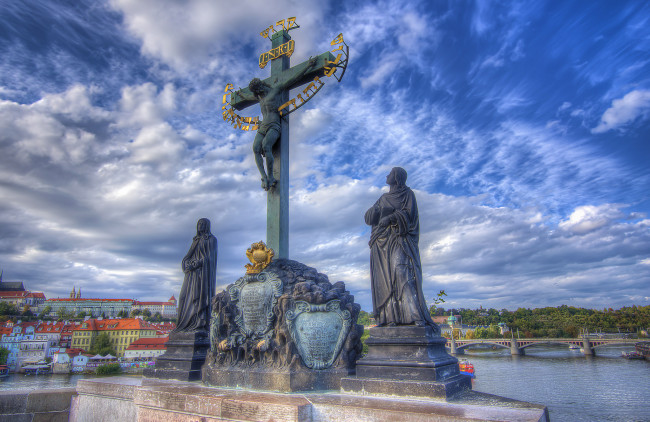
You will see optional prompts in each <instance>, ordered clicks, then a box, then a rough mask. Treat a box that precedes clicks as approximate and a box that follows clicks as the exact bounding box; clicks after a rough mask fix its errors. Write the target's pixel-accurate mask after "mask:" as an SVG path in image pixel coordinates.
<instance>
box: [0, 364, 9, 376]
mask: <svg viewBox="0 0 650 422" xmlns="http://www.w3.org/2000/svg"><path fill="white" fill-rule="evenodd" d="M8 376H9V367H8V366H7V365H0V378H6V377H8Z"/></svg>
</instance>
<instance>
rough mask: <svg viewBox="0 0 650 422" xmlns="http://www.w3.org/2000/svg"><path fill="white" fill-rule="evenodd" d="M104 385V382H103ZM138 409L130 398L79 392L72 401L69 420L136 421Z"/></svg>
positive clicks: (82, 421)
mask: <svg viewBox="0 0 650 422" xmlns="http://www.w3.org/2000/svg"><path fill="white" fill-rule="evenodd" d="M103 386H106V384H103ZM137 420H138V409H137V407H136V406H135V404H134V403H133V397H131V398H126V399H123V398H118V397H113V396H104V395H102V394H97V395H89V394H83V393H79V395H78V396H77V397H75V399H74V400H73V401H72V409H71V411H70V422H87V421H93V422H114V421H120V422H122V421H125V422H126V421H134V422H135V421H137Z"/></svg>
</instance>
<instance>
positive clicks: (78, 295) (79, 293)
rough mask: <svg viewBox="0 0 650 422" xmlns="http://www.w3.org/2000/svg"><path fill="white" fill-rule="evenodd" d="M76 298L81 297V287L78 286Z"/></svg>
mask: <svg viewBox="0 0 650 422" xmlns="http://www.w3.org/2000/svg"><path fill="white" fill-rule="evenodd" d="M77 299H81V287H79V291H78V292H77Z"/></svg>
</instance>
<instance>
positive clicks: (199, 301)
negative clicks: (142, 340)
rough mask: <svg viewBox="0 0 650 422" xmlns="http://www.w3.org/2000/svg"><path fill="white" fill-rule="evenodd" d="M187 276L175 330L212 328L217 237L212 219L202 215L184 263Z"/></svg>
mask: <svg viewBox="0 0 650 422" xmlns="http://www.w3.org/2000/svg"><path fill="white" fill-rule="evenodd" d="M181 267H182V269H183V273H185V279H184V281H183V287H181V294H180V295H179V297H178V308H177V309H178V319H177V322H176V329H175V330H174V331H206V332H207V331H208V330H209V329H210V301H211V300H212V296H214V293H215V290H216V287H217V281H216V280H217V238H216V237H214V235H213V234H212V233H210V220H208V219H207V218H201V219H200V220H199V221H198V223H197V224H196V236H194V239H193V240H192V245H191V246H190V250H189V251H188V252H187V255H185V258H183V261H182V263H181Z"/></svg>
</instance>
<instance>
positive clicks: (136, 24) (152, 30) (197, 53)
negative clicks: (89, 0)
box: [111, 0, 327, 70]
mask: <svg viewBox="0 0 650 422" xmlns="http://www.w3.org/2000/svg"><path fill="white" fill-rule="evenodd" d="M111 5H112V6H113V7H114V8H115V9H117V10H119V11H121V12H122V13H123V14H124V21H125V24H126V27H127V29H128V30H129V32H131V33H132V34H133V35H135V36H136V37H137V38H139V39H140V40H141V41H142V52H143V53H144V54H146V55H148V56H151V57H155V58H157V59H160V60H162V61H163V62H165V63H167V64H169V65H171V66H173V67H175V68H177V69H179V70H185V69H188V68H190V67H194V66H196V65H197V64H203V65H205V64H206V63H209V62H210V61H211V60H217V59H216V57H217V54H216V53H217V52H219V53H226V52H228V51H229V50H232V49H233V48H239V47H240V46H241V45H243V44H247V43H249V42H251V41H253V42H255V43H257V44H258V45H259V46H260V47H262V48H267V47H268V43H265V42H264V40H263V39H262V37H261V36H260V35H259V33H260V32H261V31H262V30H263V29H264V28H268V27H269V25H273V24H275V23H276V22H277V21H279V20H281V19H286V18H289V17H291V16H296V17H298V19H297V21H296V22H297V23H298V24H299V25H300V26H301V29H300V30H299V31H302V34H301V37H302V38H303V39H306V40H307V41H309V42H308V43H303V45H302V46H300V44H299V43H297V45H299V49H298V51H297V53H298V55H302V54H304V51H303V50H304V48H305V45H304V44H307V45H312V44H313V40H312V39H311V37H312V36H313V34H314V33H313V31H315V29H314V27H318V25H317V23H318V22H319V21H320V20H322V19H321V16H322V13H323V10H324V9H326V7H327V4H326V2H322V1H313V0H311V1H302V2H298V3H294V2H292V1H289V0H282V1H275V2H266V1H257V0H242V1H240V2H238V3H237V4H228V3H225V2H222V1H213V0H187V1H180V2H179V1H175V0H111ZM289 14H290V15H289ZM310 27H311V29H309V28H310ZM303 28H306V29H303ZM224 64H227V63H224ZM211 66H213V65H211Z"/></svg>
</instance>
